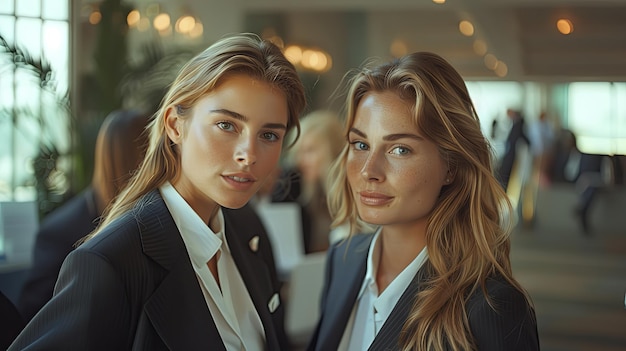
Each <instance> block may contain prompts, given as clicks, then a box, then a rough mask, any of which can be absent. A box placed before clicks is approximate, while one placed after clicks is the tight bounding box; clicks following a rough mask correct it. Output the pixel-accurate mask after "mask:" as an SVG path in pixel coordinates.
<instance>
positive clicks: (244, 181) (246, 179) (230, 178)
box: [222, 173, 257, 191]
mask: <svg viewBox="0 0 626 351" xmlns="http://www.w3.org/2000/svg"><path fill="white" fill-rule="evenodd" d="M222 178H223V179H224V180H225V181H226V183H227V184H228V185H229V186H230V188H231V189H233V190H236V191H248V190H250V189H252V188H253V187H254V184H255V183H256V181H257V179H256V178H255V177H254V176H253V175H252V174H249V173H238V174H223V175H222Z"/></svg>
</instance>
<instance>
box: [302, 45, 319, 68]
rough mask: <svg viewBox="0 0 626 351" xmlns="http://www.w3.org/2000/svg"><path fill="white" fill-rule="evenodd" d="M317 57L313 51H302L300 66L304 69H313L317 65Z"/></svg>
mask: <svg viewBox="0 0 626 351" xmlns="http://www.w3.org/2000/svg"><path fill="white" fill-rule="evenodd" d="M317 55H318V53H317V52H316V51H314V50H310V49H307V50H304V51H303V52H302V62H301V63H302V66H303V67H304V68H309V69H314V67H315V65H316V64H317Z"/></svg>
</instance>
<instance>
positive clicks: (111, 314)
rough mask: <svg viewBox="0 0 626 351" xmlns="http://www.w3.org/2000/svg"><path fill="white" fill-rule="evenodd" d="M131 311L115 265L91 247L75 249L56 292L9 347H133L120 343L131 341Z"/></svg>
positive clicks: (32, 348)
mask: <svg viewBox="0 0 626 351" xmlns="http://www.w3.org/2000/svg"><path fill="white" fill-rule="evenodd" d="M129 311H130V308H129V304H128V300H127V297H126V292H125V290H124V288H123V284H122V282H121V280H120V278H119V276H118V275H117V274H116V272H115V271H114V269H113V267H112V266H111V265H110V264H109V263H108V262H107V261H106V260H105V259H104V258H103V257H101V256H100V255H98V254H96V253H94V252H92V251H88V250H77V251H73V252H72V253H71V254H70V255H68V257H67V259H66V260H65V262H64V263H63V266H62V267H61V272H60V274H59V280H58V283H57V286H56V288H55V296H54V297H53V298H52V299H51V300H50V301H49V302H48V303H47V304H46V305H45V306H44V307H43V308H42V309H41V311H40V313H38V314H37V315H36V316H35V317H34V318H33V319H32V320H31V322H30V323H29V324H28V325H27V326H26V328H25V329H24V330H23V331H22V333H21V334H20V335H19V336H18V338H17V339H16V340H15V342H14V343H13V344H12V345H11V347H10V348H9V350H10V351H13V350H15V351H17V350H124V349H129V348H130V347H129V345H128V344H125V345H120V344H117V343H116V342H124V341H129V340H132V336H131V335H130V334H131V332H132V331H131V330H130V329H131V328H130V325H129V323H128V320H129V317H128V314H129ZM112 335H114V336H115V337H111V336H112Z"/></svg>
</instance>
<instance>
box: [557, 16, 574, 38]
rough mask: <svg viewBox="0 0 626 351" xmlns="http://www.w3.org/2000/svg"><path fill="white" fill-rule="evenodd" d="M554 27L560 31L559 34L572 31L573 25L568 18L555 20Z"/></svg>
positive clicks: (566, 33)
mask: <svg viewBox="0 0 626 351" xmlns="http://www.w3.org/2000/svg"><path fill="white" fill-rule="evenodd" d="M556 28H557V29H558V30H559V32H561V34H565V35H568V34H571V33H572V32H573V31H574V25H573V24H572V21H570V20H568V19H560V20H558V21H556Z"/></svg>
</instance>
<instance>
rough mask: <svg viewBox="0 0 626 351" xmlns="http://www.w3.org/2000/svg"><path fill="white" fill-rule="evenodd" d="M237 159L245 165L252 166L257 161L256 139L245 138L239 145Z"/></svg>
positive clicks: (236, 152) (236, 153)
mask: <svg viewBox="0 0 626 351" xmlns="http://www.w3.org/2000/svg"><path fill="white" fill-rule="evenodd" d="M235 161H236V162H237V163H238V164H240V165H243V166H252V165H254V164H255V163H256V161H257V155H256V145H255V143H254V140H249V139H243V140H242V141H241V143H239V144H238V145H237V149H236V151H235Z"/></svg>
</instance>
